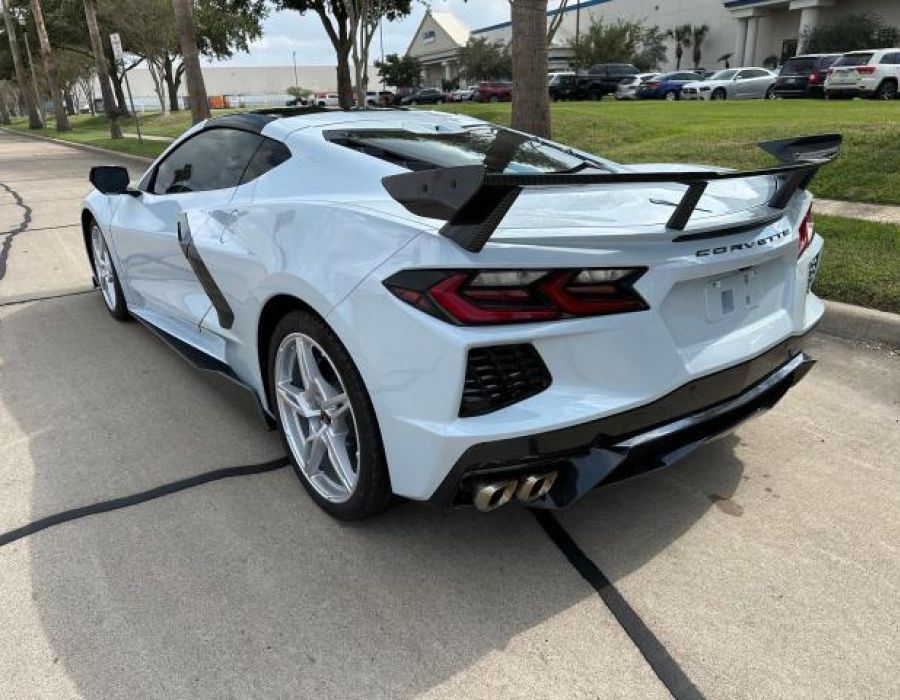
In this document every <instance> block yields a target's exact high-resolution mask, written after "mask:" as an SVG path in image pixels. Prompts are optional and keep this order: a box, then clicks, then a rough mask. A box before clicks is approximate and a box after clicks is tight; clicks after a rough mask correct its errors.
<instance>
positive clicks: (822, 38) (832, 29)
mask: <svg viewBox="0 0 900 700" xmlns="http://www.w3.org/2000/svg"><path fill="white" fill-rule="evenodd" d="M898 44H900V28H897V27H893V26H891V25H889V24H886V23H885V21H884V19H883V18H882V17H881V15H879V14H876V13H874V12H869V13H866V12H862V13H857V14H851V15H844V16H843V17H841V18H840V19H837V20H834V21H832V22H827V23H824V24H820V25H819V26H817V27H815V28H814V29H811V28H810V27H808V26H807V27H804V28H803V32H802V34H801V36H800V45H801V46H802V50H803V52H804V53H844V52H845V51H853V50H854V49H878V48H882V47H884V46H897V45H898Z"/></svg>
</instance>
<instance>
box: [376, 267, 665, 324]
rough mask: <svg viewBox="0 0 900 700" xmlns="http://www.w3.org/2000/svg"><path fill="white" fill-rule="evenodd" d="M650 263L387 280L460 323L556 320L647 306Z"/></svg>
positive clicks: (413, 273)
mask: <svg viewBox="0 0 900 700" xmlns="http://www.w3.org/2000/svg"><path fill="white" fill-rule="evenodd" d="M645 272H646V268H635V267H628V268H615V269H607V268H604V269H574V270H573V269H566V270H404V271H402V272H398V273H397V274H395V275H392V276H391V277H389V278H388V279H387V280H385V282H384V285H385V287H387V288H388V289H389V290H390V291H391V293H393V294H394V295H395V296H396V297H397V298H398V299H401V300H403V301H405V302H406V303H407V304H410V305H412V306H415V307H416V308H417V309H419V310H420V311H424V312H425V313H427V314H430V315H431V316H434V317H435V318H439V319H441V320H444V321H448V322H450V323H455V324H458V325H464V326H469V325H490V324H500V323H528V322H533V321H555V320H557V319H562V318H574V317H580V316H602V315H606V314H619V313H628V312H631V311H644V310H646V309H648V308H650V307H649V306H648V305H647V302H645V301H644V299H643V298H642V297H641V295H640V294H638V293H637V292H636V291H635V290H634V287H633V285H634V283H635V282H636V281H637V280H638V279H639V278H640V277H641V275H643V274H644V273H645Z"/></svg>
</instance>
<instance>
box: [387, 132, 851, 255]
mask: <svg viewBox="0 0 900 700" xmlns="http://www.w3.org/2000/svg"><path fill="white" fill-rule="evenodd" d="M842 140H843V139H842V137H841V135H840V134H821V135H817V136H801V137H798V138H792V139H783V140H779V141H764V142H762V143H760V144H758V145H759V147H760V148H762V149H763V150H764V151H766V152H767V153H770V154H771V155H773V156H775V157H776V158H777V159H778V161H779V165H776V166H773V167H769V168H762V169H759V170H744V171H731V170H711V171H702V170H700V171H684V172H655V173H645V172H631V173H629V172H624V173H578V172H575V173H547V174H535V175H521V174H506V173H497V172H489V171H488V168H487V167H486V166H485V165H463V166H455V167H449V168H435V169H431V170H422V171H418V172H411V173H403V174H401V175H389V176H388V177H385V178H383V179H382V181H381V182H382V183H383V184H384V187H385V189H386V190H387V191H388V193H389V194H390V195H391V197H393V198H394V199H395V200H397V201H398V202H399V203H400V204H402V205H403V206H404V207H405V208H406V209H407V210H408V211H410V212H412V213H413V214H416V215H418V216H425V217H428V218H431V219H442V220H444V221H446V222H447V223H446V224H444V226H442V227H441V234H442V235H444V236H446V237H447V238H450V239H451V240H453V241H455V242H456V243H457V244H458V245H460V246H461V247H462V248H464V249H465V250H468V251H470V252H472V253H477V252H479V251H480V250H481V249H482V248H484V246H485V244H486V243H487V242H488V240H489V239H490V237H491V236H492V235H493V233H494V231H496V229H497V227H498V226H499V225H500V222H501V221H502V220H503V217H504V216H506V214H507V212H508V211H509V209H510V207H512V205H513V204H514V203H515V201H516V199H517V198H518V196H519V194H520V193H521V192H522V189H523V188H525V187H557V186H558V187H572V186H575V185H621V184H647V183H655V182H674V183H679V184H683V185H687V190H686V191H685V193H684V195H683V196H682V198H681V201H680V202H679V203H678V205H677V206H676V207H675V210H674V211H673V212H672V216H671V217H669V220H668V222H667V223H666V228H667V229H669V230H671V231H673V232H684V231H685V229H686V228H687V225H688V222H689V221H690V218H691V215H692V214H693V213H694V210H695V209H696V207H697V204H698V203H699V201H700V198H701V197H702V196H703V193H704V192H705V190H706V188H707V186H708V185H709V183H710V182H718V181H720V180H740V179H748V178H753V177H760V176H766V175H774V176H776V177H777V178H778V186H777V188H776V190H775V192H774V194H773V195H772V197H771V198H770V199H769V201H768V202H767V205H766V206H765V207H761V211H760V212H759V213H758V214H756V215H755V216H754V217H753V218H752V219H750V220H747V221H742V222H740V223H739V224H727V225H725V226H721V225H720V226H712V227H707V228H702V229H692V230H690V231H688V232H686V233H683V234H681V235H678V237H677V238H675V240H676V241H678V240H692V239H699V238H712V237H715V236H722V235H728V234H731V233H739V232H740V231H744V230H750V229H752V228H756V227H758V226H763V225H766V224H769V223H773V222H774V221H777V220H778V219H780V218H781V217H782V215H783V211H784V209H785V208H786V207H787V206H788V204H789V203H790V201H791V199H792V198H793V196H794V194H795V193H796V192H797V190H800V189H806V187H807V186H808V185H809V183H810V181H812V179H813V178H814V177H815V176H816V173H817V172H818V170H819V168H820V167H822V166H823V165H825V164H826V163H828V162H830V161H831V160H833V159H834V158H835V157H836V156H837V154H838V152H839V151H840V148H841V142H842Z"/></svg>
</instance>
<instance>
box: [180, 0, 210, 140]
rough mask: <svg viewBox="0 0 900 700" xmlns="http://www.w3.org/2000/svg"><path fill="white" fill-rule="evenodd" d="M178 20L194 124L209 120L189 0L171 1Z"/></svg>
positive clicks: (195, 30)
mask: <svg viewBox="0 0 900 700" xmlns="http://www.w3.org/2000/svg"><path fill="white" fill-rule="evenodd" d="M172 4H173V5H174V7H175V16H176V18H177V19H178V34H179V36H180V38H181V55H182V56H183V57H184V58H183V59H182V62H183V65H184V70H185V73H186V75H187V87H188V95H190V97H191V116H192V118H193V120H194V124H196V123H197V122H202V121H203V120H204V119H209V99H208V98H207V96H206V83H204V82H203V72H202V71H201V70H200V52H199V51H198V49H197V28H196V27H195V26H194V16H193V14H192V3H191V0H172Z"/></svg>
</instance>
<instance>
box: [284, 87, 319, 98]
mask: <svg viewBox="0 0 900 700" xmlns="http://www.w3.org/2000/svg"><path fill="white" fill-rule="evenodd" d="M285 92H286V93H287V94H288V95H290V96H291V97H309V96H310V95H312V94H313V91H312V90H307V89H306V88H302V87H298V86H296V85H291V86H290V87H289V88H288V89H287V90H285Z"/></svg>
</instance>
